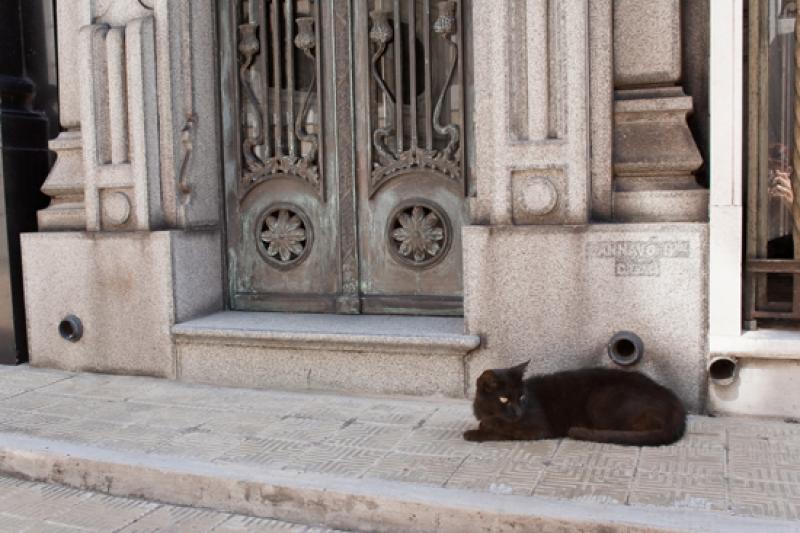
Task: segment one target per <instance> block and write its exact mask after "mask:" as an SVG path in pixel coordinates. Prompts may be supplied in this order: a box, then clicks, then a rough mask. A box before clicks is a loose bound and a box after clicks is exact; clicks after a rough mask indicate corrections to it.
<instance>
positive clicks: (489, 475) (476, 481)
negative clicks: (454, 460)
mask: <svg viewBox="0 0 800 533" xmlns="http://www.w3.org/2000/svg"><path fill="white" fill-rule="evenodd" d="M508 462H509V456H504V457H500V458H486V459H484V458H480V457H467V458H466V459H465V460H464V462H462V463H461V464H460V465H458V468H457V469H456V471H455V472H453V475H452V476H450V479H448V480H447V486H448V487H452V488H458V489H475V490H480V491H489V490H490V489H491V486H492V484H493V483H495V478H496V477H497V473H498V472H500V470H502V469H503V467H504V466H505V464H506V463H508ZM537 480H538V476H537Z"/></svg>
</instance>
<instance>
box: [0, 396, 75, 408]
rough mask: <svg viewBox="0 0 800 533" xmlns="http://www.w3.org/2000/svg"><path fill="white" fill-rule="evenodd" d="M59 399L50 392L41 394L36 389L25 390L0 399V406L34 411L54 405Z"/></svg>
mask: <svg viewBox="0 0 800 533" xmlns="http://www.w3.org/2000/svg"><path fill="white" fill-rule="evenodd" d="M61 399H62V397H61V396H54V395H52V394H42V393H39V392H36V391H33V392H26V393H24V394H20V395H18V396H14V397H12V398H8V399H5V400H0V408H4V409H18V410H21V411H35V410H37V409H43V408H47V407H49V406H51V405H56V404H58V403H59V402H60V401H61Z"/></svg>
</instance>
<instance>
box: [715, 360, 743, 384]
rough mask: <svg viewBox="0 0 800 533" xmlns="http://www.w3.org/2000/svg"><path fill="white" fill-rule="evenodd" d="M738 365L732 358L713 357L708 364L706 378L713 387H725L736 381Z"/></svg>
mask: <svg viewBox="0 0 800 533" xmlns="http://www.w3.org/2000/svg"><path fill="white" fill-rule="evenodd" d="M738 370H739V365H738V363H737V361H736V359H735V358H733V357H715V358H714V359H712V360H711V362H710V363H708V377H709V379H710V380H711V382H712V383H713V384H714V385H719V386H721V387H726V386H728V385H730V384H731V383H733V382H734V381H736V374H737V371H738Z"/></svg>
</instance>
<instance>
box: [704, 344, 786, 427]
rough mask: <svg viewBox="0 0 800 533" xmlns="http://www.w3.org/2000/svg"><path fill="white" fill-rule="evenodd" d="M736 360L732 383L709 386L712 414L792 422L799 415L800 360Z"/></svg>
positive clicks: (709, 403) (709, 406)
mask: <svg viewBox="0 0 800 533" xmlns="http://www.w3.org/2000/svg"><path fill="white" fill-rule="evenodd" d="M737 359H738V360H737V371H736V378H735V379H734V381H733V383H731V384H730V385H717V384H714V383H710V384H709V393H708V408H709V411H711V412H712V413H717V414H737V415H753V416H779V417H784V418H793V419H797V418H798V416H800V360H786V359H783V360H778V359H746V358H737Z"/></svg>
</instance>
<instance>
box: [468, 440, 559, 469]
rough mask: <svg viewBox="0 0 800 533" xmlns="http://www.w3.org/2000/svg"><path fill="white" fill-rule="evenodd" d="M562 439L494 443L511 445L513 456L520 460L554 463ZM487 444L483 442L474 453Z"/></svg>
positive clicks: (476, 453) (499, 445) (481, 449)
mask: <svg viewBox="0 0 800 533" xmlns="http://www.w3.org/2000/svg"><path fill="white" fill-rule="evenodd" d="M561 443H562V441H560V440H555V439H550V440H537V441H532V442H515V443H510V442H502V443H493V444H494V445H495V446H498V447H504V446H509V445H511V446H512V447H511V458H512V460H514V461H518V462H529V463H530V462H544V463H548V464H549V463H552V462H553V456H554V455H555V453H556V451H557V450H558V448H559V447H560V446H561ZM485 446H486V445H485V444H482V445H481V447H480V449H479V451H477V452H473V453H472V455H479V454H480V453H481V452H482V451H483V449H484V447H485Z"/></svg>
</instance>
